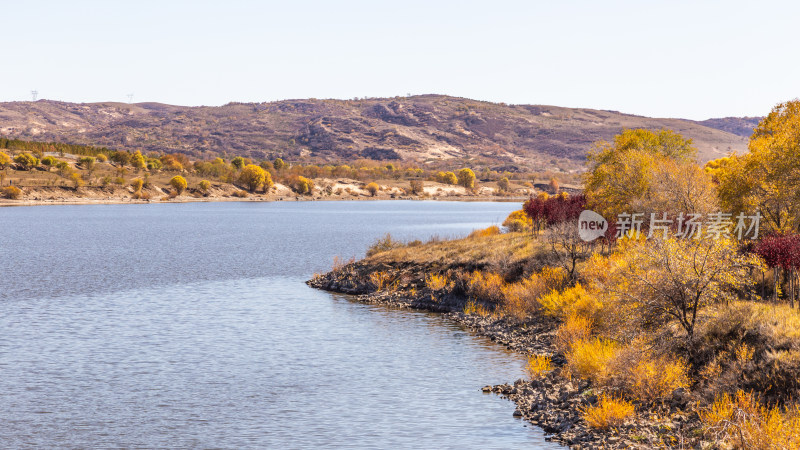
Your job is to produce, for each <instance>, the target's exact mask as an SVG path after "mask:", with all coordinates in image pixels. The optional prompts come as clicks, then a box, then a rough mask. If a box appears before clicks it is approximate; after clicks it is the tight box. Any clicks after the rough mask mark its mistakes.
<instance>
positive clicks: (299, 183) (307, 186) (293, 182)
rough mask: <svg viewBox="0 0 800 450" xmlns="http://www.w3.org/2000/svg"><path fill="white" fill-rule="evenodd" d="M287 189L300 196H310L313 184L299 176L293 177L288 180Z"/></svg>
mask: <svg viewBox="0 0 800 450" xmlns="http://www.w3.org/2000/svg"><path fill="white" fill-rule="evenodd" d="M289 187H290V188H291V189H292V190H293V191H294V192H296V193H298V194H300V195H306V194H311V193H313V192H314V182H313V181H311V180H309V179H308V178H306V177H302V176H299V175H294V176H292V177H290V178H289Z"/></svg>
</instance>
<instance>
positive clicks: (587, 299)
mask: <svg viewBox="0 0 800 450" xmlns="http://www.w3.org/2000/svg"><path fill="white" fill-rule="evenodd" d="M539 303H540V304H541V305H542V309H543V310H544V313H545V314H546V315H548V316H550V317H558V318H564V317H567V316H569V315H570V314H576V315H580V316H583V317H586V318H588V319H592V320H594V319H595V318H596V316H597V315H598V313H599V311H600V309H602V304H601V303H600V301H599V300H597V297H596V296H595V295H593V294H592V293H590V292H588V291H587V290H586V289H584V288H583V286H581V285H580V284H577V285H575V286H574V287H571V288H568V289H565V290H564V291H561V292H559V291H556V290H553V291H551V292H550V293H549V294H547V295H544V296H542V298H541V299H540V300H539Z"/></svg>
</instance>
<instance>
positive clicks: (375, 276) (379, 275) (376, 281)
mask: <svg viewBox="0 0 800 450" xmlns="http://www.w3.org/2000/svg"><path fill="white" fill-rule="evenodd" d="M390 278H391V276H390V275H389V274H388V273H386V272H372V273H371V274H369V282H370V283H372V285H373V286H375V290H377V291H380V290H383V288H384V287H386V286H387V284H388V282H389V279H390Z"/></svg>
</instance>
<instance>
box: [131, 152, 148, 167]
mask: <svg viewBox="0 0 800 450" xmlns="http://www.w3.org/2000/svg"><path fill="white" fill-rule="evenodd" d="M131 166H133V167H135V168H137V169H144V168H145V167H147V160H146V159H145V157H144V155H142V152H140V151H139V150H136V151H135V152H133V155H131Z"/></svg>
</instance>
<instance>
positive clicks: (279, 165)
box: [272, 158, 286, 170]
mask: <svg viewBox="0 0 800 450" xmlns="http://www.w3.org/2000/svg"><path fill="white" fill-rule="evenodd" d="M272 165H273V167H275V170H283V169H284V168H285V167H286V163H285V162H283V160H282V159H281V158H275V161H273V162H272Z"/></svg>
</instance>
